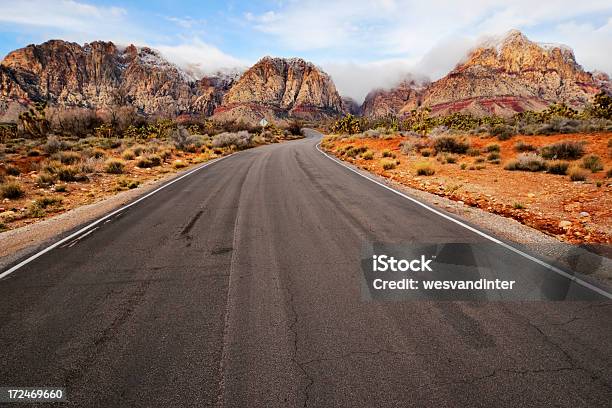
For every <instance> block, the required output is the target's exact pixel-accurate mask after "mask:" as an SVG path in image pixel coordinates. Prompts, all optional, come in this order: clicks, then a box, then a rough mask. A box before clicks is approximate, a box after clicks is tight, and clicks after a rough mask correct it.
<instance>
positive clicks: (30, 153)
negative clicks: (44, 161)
mask: <svg viewBox="0 0 612 408" xmlns="http://www.w3.org/2000/svg"><path fill="white" fill-rule="evenodd" d="M38 156H40V152H39V151H38V150H28V157H38Z"/></svg>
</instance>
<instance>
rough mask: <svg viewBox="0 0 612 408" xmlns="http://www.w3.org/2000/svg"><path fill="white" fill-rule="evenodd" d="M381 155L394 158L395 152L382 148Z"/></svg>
mask: <svg viewBox="0 0 612 408" xmlns="http://www.w3.org/2000/svg"><path fill="white" fill-rule="evenodd" d="M382 157H393V158H395V154H394V153H393V152H392V151H391V150H387V149H385V150H383V152H382Z"/></svg>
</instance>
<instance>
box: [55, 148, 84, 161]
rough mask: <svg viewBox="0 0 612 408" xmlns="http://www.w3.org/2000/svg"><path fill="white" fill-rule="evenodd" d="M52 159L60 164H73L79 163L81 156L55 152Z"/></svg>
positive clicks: (73, 153) (72, 153)
mask: <svg viewBox="0 0 612 408" xmlns="http://www.w3.org/2000/svg"><path fill="white" fill-rule="evenodd" d="M52 159H54V160H58V161H59V162H60V163H62V164H75V163H77V162H79V161H81V155H80V154H79V153H77V152H70V151H67V152H57V153H55V154H54V155H53V156H52Z"/></svg>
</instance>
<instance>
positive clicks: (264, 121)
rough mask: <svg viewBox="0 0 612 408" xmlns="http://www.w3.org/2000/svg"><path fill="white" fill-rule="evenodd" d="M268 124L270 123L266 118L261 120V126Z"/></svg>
mask: <svg viewBox="0 0 612 408" xmlns="http://www.w3.org/2000/svg"><path fill="white" fill-rule="evenodd" d="M267 125H268V121H267V120H266V118H263V119H262V120H260V121H259V126H261V127H266V126H267Z"/></svg>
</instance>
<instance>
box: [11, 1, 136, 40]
mask: <svg viewBox="0 0 612 408" xmlns="http://www.w3.org/2000/svg"><path fill="white" fill-rule="evenodd" d="M126 15H127V11H126V10H125V9H123V8H120V7H101V6H93V5H91V4H86V3H80V2H76V1H72V0H62V1H45V0H32V1H2V2H0V22H2V23H9V24H17V25H25V26H36V27H48V28H55V29H59V30H61V31H67V32H80V33H92V32H95V31H99V30H101V29H104V28H107V27H111V26H119V25H120V24H121V23H122V22H124V21H125V17H126Z"/></svg>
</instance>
